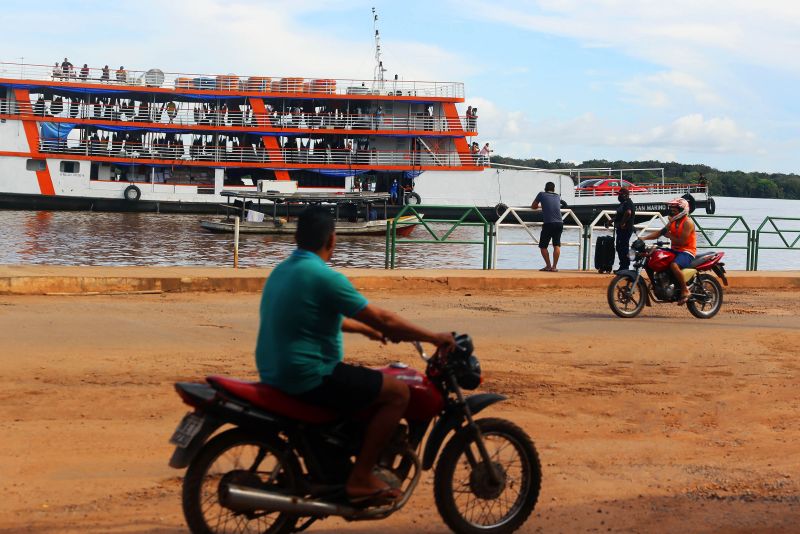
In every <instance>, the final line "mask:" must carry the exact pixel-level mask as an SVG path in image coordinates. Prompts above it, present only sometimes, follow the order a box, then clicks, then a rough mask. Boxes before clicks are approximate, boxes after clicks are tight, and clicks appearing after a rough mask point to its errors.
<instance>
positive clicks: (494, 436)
mask: <svg viewBox="0 0 800 534" xmlns="http://www.w3.org/2000/svg"><path fill="white" fill-rule="evenodd" d="M475 423H476V424H477V425H478V427H479V428H480V431H481V434H482V435H483V440H484V443H485V444H486V448H487V450H488V453H489V457H490V458H491V464H492V467H493V468H494V470H495V473H496V474H497V476H498V478H499V481H498V482H497V483H495V482H493V481H492V477H491V474H490V471H489V470H488V468H487V467H488V466H487V465H486V464H485V463H484V462H483V460H482V458H481V455H480V452H479V451H478V448H477V445H476V443H475V439H474V436H473V435H472V433H471V432H470V431H469V430H467V429H464V430H461V431H460V432H458V433H457V434H456V435H455V436H453V438H452V439H451V440H450V441H449V442H448V444H447V446H446V447H445V448H444V451H442V455H441V457H440V458H439V462H438V463H437V464H436V472H435V474H434V481H433V491H434V496H435V498H436V507H437V508H438V509H439V514H440V515H441V516H442V519H443V520H444V522H445V523H446V524H447V526H448V527H450V529H451V530H452V531H453V532H458V533H460V534H479V533H483V534H501V533H503V534H504V533H509V532H514V531H515V530H517V529H518V528H519V527H521V526H522V524H523V523H524V522H525V521H526V520H527V519H528V516H529V515H530V514H531V512H533V509H534V507H535V506H536V501H537V499H538V498H539V490H540V488H541V486H542V467H541V464H540V463H539V455H538V454H537V453H536V448H535V447H534V445H533V442H532V441H531V438H530V437H528V435H527V434H526V433H525V431H523V430H522V429H521V428H520V427H518V426H517V425H515V424H514V423H512V422H510V421H506V420H504V419H488V418H487V419H479V420H477V421H475Z"/></svg>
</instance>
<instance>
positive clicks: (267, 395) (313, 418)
mask: <svg viewBox="0 0 800 534" xmlns="http://www.w3.org/2000/svg"><path fill="white" fill-rule="evenodd" d="M206 382H208V383H209V384H211V387H213V388H214V389H216V390H221V391H224V392H227V393H229V394H231V395H233V396H234V397H237V398H239V399H241V400H244V401H247V402H249V403H250V404H252V405H253V406H255V407H257V408H260V409H262V410H264V411H266V412H270V413H274V414H276V415H280V416H283V417H287V418H289V419H295V420H297V421H302V422H304V423H311V424H315V425H319V424H323V423H331V422H333V421H335V420H336V419H338V418H339V414H338V413H337V412H335V411H333V410H329V409H327V408H321V407H319V406H314V405H313V404H308V403H306V402H303V401H301V400H300V399H298V398H296V397H293V396H291V395H289V394H287V393H284V392H283V391H281V390H279V389H277V388H274V387H272V386H268V385H267V384H262V383H260V382H245V381H243V380H236V379H234V378H225V377H223V376H209V377H206Z"/></svg>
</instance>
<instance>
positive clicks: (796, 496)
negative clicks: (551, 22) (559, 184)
mask: <svg viewBox="0 0 800 534" xmlns="http://www.w3.org/2000/svg"><path fill="white" fill-rule="evenodd" d="M367 296H368V297H369V298H370V299H371V300H372V301H373V302H375V303H376V304H378V305H382V306H385V307H388V308H390V309H393V310H395V311H398V312H401V313H403V314H404V315H405V316H407V317H409V318H411V319H412V320H415V321H420V322H422V323H425V324H427V325H428V326H429V327H431V328H433V329H456V330H459V331H467V332H470V333H471V334H472V335H473V337H474V338H475V343H476V347H477V348H476V352H477V354H478V355H479V357H480V358H481V362H482V364H483V368H484V372H485V374H486V382H485V384H484V388H485V389H486V390H492V391H498V392H501V393H504V394H506V395H508V396H509V397H510V400H509V401H508V402H506V403H503V404H501V405H499V406H498V407H493V408H492V409H490V410H487V412H488V413H490V414H491V415H499V416H502V417H507V418H510V419H512V420H514V421H516V422H517V423H518V424H520V425H522V426H523V427H524V428H525V429H526V430H527V431H528V432H529V433H530V434H531V436H532V437H533V438H534V440H535V442H536V444H537V447H538V449H539V452H540V455H541V459H542V466H543V471H544V482H543V487H542V493H541V497H540V501H539V505H538V506H537V508H536V511H535V512H534V514H533V516H532V517H531V519H530V520H529V521H528V523H527V524H526V525H525V526H524V527H523V529H522V532H539V531H543V532H577V531H594V532H605V531H637V532H654V531H662V532H674V531H692V532H702V531H718V532H749V531H758V532H791V531H794V532H797V529H798V528H800V527H798V525H800V418H799V417H798V413H799V412H800V393H799V392H800V388H799V387H798V384H800V363H799V362H798V348H797V347H798V346H800V317H799V316H798V311H797V306H798V303H799V302H800V298H799V297H800V292H792V291H788V292H787V291H784V292H779V291H759V292H731V293H729V294H727V295H726V297H727V302H726V304H725V307H724V309H723V312H722V313H721V314H720V315H719V316H718V317H717V318H715V319H712V320H710V321H700V320H697V319H694V318H692V317H691V316H690V315H689V314H688V312H687V311H686V310H685V309H683V308H678V307H674V306H659V307H654V308H650V309H647V310H646V311H645V312H644V314H643V315H642V316H641V317H640V318H637V319H635V320H621V319H617V318H615V317H613V316H612V315H611V313H610V312H609V310H608V309H607V306H606V304H605V300H604V295H603V294H602V292H598V291H594V290H592V291H576V290H547V291H539V292H529V293H513V292H510V293H501V292H495V293H476V292H472V293H465V292H442V293H433V292H425V293H419V294H409V293H403V294H400V293H389V294H387V293H384V294H382V295H380V294H368V295H367ZM257 302H258V295H254V294H243V295H236V294H234V295H231V294H216V295H208V294H178V295H140V296H127V297H120V296H117V297H104V296H92V297H0V406H1V407H2V410H0V435H1V436H2V439H0V492H1V493H0V494H1V495H2V499H0V532H3V533H5V532H18V531H22V532H65V531H75V532H78V531H80V532H141V533H145V532H147V533H173V532H176V533H177V532H183V531H185V526H184V525H185V524H184V522H183V518H182V516H181V512H180V496H179V490H180V477H181V475H182V474H183V473H182V472H178V471H174V470H171V469H169V468H168V467H167V460H168V458H169V456H170V453H171V448H170V446H169V445H168V443H167V439H168V437H169V435H170V433H171V432H172V430H173V428H174V426H175V425H176V424H177V422H178V420H179V419H180V417H181V415H182V414H183V413H184V411H185V408H184V406H183V405H182V404H181V403H180V401H179V399H178V397H177V396H176V395H175V394H174V393H173V390H172V383H173V382H175V381H176V380H200V379H202V377H203V376H204V375H206V374H222V373H224V374H229V375H233V376H238V377H243V378H247V377H251V378H252V377H254V369H253V362H252V359H253V358H252V348H253V346H254V340H255V334H256V326H257V319H258V318H257V313H256V311H257ZM345 343H346V347H347V352H348V355H349V357H350V358H351V359H353V360H356V361H359V362H366V363H370V364H379V363H383V362H387V361H393V360H401V361H405V362H406V363H410V364H415V365H418V362H417V361H416V360H415V357H414V354H413V352H412V349H411V347H410V346H400V345H393V346H387V347H380V346H377V345H375V344H374V343H373V342H369V341H367V340H365V339H361V338H358V337H354V336H348V337H347V338H346V341H345ZM431 479H432V477H431V476H430V474H426V475H425V477H424V480H423V483H422V484H421V485H420V488H419V489H418V491H417V494H416V495H415V496H414V498H413V499H412V500H411V502H410V503H409V505H408V507H407V508H406V509H404V510H403V511H401V512H400V513H398V514H396V515H395V516H394V517H392V518H389V519H388V520H385V521H382V522H379V523H356V524H347V523H344V522H342V521H338V520H327V521H324V522H322V523H318V524H317V525H315V526H314V527H312V530H311V531H312V532H326V533H333V532H360V533H366V532H376V531H378V529H380V531H381V532H383V533H384V534H400V533H403V534H405V533H407V532H426V533H440V532H445V531H446V529H445V528H444V526H443V524H442V522H441V521H440V519H439V517H438V515H436V512H435V507H434V504H433V500H432V491H431V490H432V486H431Z"/></svg>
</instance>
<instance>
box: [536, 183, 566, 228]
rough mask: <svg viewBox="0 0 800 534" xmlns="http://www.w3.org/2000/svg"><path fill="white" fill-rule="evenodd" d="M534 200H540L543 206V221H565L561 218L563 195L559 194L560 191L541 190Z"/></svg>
mask: <svg viewBox="0 0 800 534" xmlns="http://www.w3.org/2000/svg"><path fill="white" fill-rule="evenodd" d="M534 202H539V204H541V206H542V222H545V223H560V222H563V219H562V218H561V197H560V196H559V195H558V193H551V192H549V191H541V192H539V194H538V195H536V198H535V199H534Z"/></svg>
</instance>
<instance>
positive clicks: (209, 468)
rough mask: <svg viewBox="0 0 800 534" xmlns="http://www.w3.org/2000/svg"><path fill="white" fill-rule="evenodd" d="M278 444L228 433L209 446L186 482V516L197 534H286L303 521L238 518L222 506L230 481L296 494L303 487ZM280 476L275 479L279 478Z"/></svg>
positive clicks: (248, 515) (285, 517)
mask: <svg viewBox="0 0 800 534" xmlns="http://www.w3.org/2000/svg"><path fill="white" fill-rule="evenodd" d="M283 449H284V447H282V446H281V445H280V444H279V443H278V442H274V441H273V440H269V439H264V438H261V437H255V436H252V435H250V434H248V433H246V432H244V431H242V430H239V429H234V430H229V431H227V432H224V433H222V434H220V435H218V436H216V437H215V438H214V439H212V440H211V441H209V442H208V443H206V444H205V446H203V448H202V449H201V450H200V452H199V453H198V454H197V456H196V457H195V458H194V460H192V463H191V464H190V465H189V469H188V470H187V471H186V476H185V477H184V479H183V514H184V517H185V518H186V523H187V525H188V526H189V530H191V531H192V533H194V534H227V533H234V532H236V533H238V532H250V531H253V530H254V531H256V532H260V533H264V534H286V533H289V532H293V531H294V527H295V523H296V522H297V520H298V518H297V517H296V516H291V515H288V514H281V513H277V512H273V513H268V512H252V513H237V512H234V511H233V510H231V509H230V508H227V507H225V506H224V505H223V504H222V503H221V502H220V501H219V487H220V484H221V483H222V482H223V479H224V478H225V477H229V478H230V477H239V478H240V479H242V480H245V481H246V482H245V484H263V486H264V487H268V486H275V487H277V488H280V489H281V490H283V491H289V492H291V491H294V490H296V489H297V488H298V486H299V474H298V471H297V469H296V467H295V466H293V465H291V464H289V463H288V462H286V460H285V459H286V458H287V457H288V455H287V454H286V453H285V451H284V450H283ZM273 475H275V478H273Z"/></svg>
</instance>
